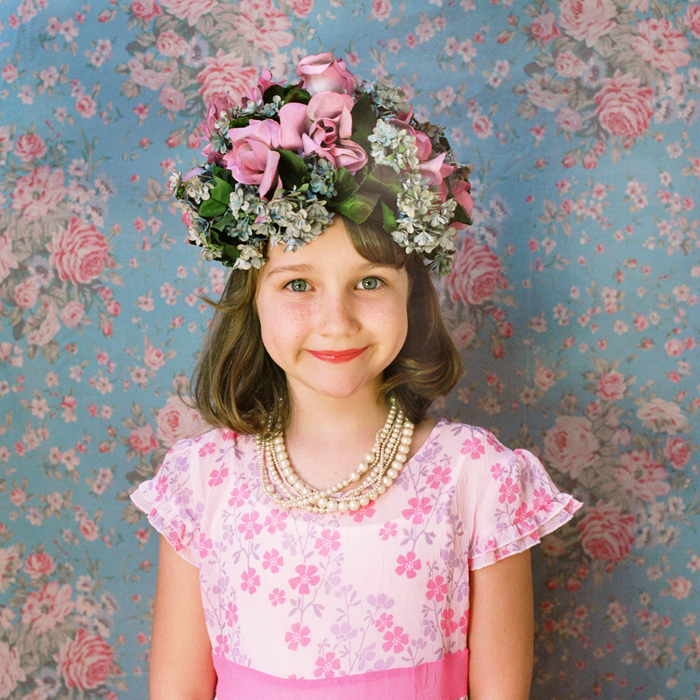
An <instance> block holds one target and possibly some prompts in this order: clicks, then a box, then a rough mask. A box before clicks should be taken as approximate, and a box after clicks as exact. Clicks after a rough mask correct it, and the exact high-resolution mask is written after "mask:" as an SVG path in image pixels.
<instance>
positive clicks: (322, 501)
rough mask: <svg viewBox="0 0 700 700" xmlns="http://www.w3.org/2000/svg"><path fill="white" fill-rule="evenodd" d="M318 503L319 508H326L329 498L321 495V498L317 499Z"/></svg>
mask: <svg viewBox="0 0 700 700" xmlns="http://www.w3.org/2000/svg"><path fill="white" fill-rule="evenodd" d="M316 505H317V506H318V507H319V508H325V507H326V506H327V505H328V499H327V498H326V497H325V496H321V498H319V499H318V501H316Z"/></svg>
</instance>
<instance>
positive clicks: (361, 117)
mask: <svg viewBox="0 0 700 700" xmlns="http://www.w3.org/2000/svg"><path fill="white" fill-rule="evenodd" d="M350 114H351V116H352V136H350V140H351V141H354V142H355V143H356V144H357V145H358V146H362V148H364V149H365V151H366V152H367V153H369V152H370V150H371V145H370V142H369V141H368V140H367V137H368V136H371V135H372V130H373V129H374V126H375V124H376V123H377V117H376V115H375V114H374V109H372V101H371V100H370V98H369V95H368V94H367V93H365V94H364V95H362V97H360V99H359V100H358V101H357V102H355V106H354V107H353V108H352V111H351V112H350Z"/></svg>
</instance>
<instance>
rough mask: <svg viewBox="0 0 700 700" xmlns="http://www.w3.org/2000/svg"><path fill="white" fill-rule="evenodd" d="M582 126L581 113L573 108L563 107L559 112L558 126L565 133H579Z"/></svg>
mask: <svg viewBox="0 0 700 700" xmlns="http://www.w3.org/2000/svg"><path fill="white" fill-rule="evenodd" d="M582 124H583V120H582V119H581V113H580V112H577V111H576V110H575V109H571V107H562V108H561V109H560V110H559V111H558V112H557V126H558V127H559V128H560V129H563V130H564V131H569V132H574V131H578V130H579V129H580V128H581V126H582Z"/></svg>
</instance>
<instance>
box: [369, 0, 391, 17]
mask: <svg viewBox="0 0 700 700" xmlns="http://www.w3.org/2000/svg"><path fill="white" fill-rule="evenodd" d="M372 17H374V19H376V20H377V21H378V22H385V21H386V20H388V19H389V17H391V3H390V2H389V0H372Z"/></svg>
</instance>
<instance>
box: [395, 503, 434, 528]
mask: <svg viewBox="0 0 700 700" xmlns="http://www.w3.org/2000/svg"><path fill="white" fill-rule="evenodd" d="M408 505H409V506H411V507H410V508H406V510H402V511H401V515H403V517H404V518H406V520H411V518H413V524H414V525H420V524H421V523H422V522H423V516H424V515H427V514H428V513H430V511H431V510H432V509H433V507H432V506H431V505H430V499H429V498H421V499H420V500H419V499H418V498H409V499H408Z"/></svg>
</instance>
